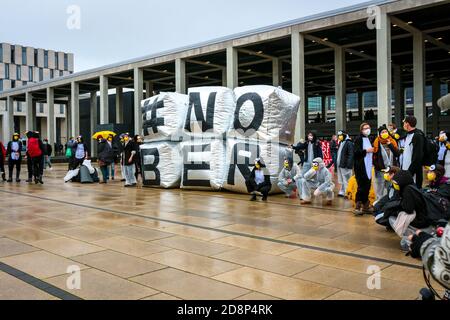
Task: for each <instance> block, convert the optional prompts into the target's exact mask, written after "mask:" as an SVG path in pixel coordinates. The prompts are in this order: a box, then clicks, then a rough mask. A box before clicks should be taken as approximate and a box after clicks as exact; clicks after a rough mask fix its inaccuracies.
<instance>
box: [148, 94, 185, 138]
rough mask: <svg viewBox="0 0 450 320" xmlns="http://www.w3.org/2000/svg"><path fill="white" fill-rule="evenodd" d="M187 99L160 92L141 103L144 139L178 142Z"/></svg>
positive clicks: (183, 95) (182, 95)
mask: <svg viewBox="0 0 450 320" xmlns="http://www.w3.org/2000/svg"><path fill="white" fill-rule="evenodd" d="M188 102H189V98H188V96H187V95H185V94H179V93H174V92H161V93H160V94H158V95H156V96H153V97H150V98H149V99H146V100H143V101H142V102H141V107H142V114H143V123H142V128H143V130H144V139H145V141H146V142H149V141H162V140H172V141H179V140H180V136H181V134H182V129H183V126H184V120H185V118H186V112H187V109H188Z"/></svg>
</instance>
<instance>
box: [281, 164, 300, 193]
mask: <svg viewBox="0 0 450 320" xmlns="http://www.w3.org/2000/svg"><path fill="white" fill-rule="evenodd" d="M297 175H300V168H299V167H298V165H297V164H296V163H294V160H293V158H292V157H286V158H285V159H284V164H283V169H282V170H281V172H280V174H279V176H278V188H280V190H281V191H283V192H284V194H285V195H286V198H290V197H292V196H293V195H294V196H295V189H296V188H297V186H296V184H295V180H296V178H297Z"/></svg>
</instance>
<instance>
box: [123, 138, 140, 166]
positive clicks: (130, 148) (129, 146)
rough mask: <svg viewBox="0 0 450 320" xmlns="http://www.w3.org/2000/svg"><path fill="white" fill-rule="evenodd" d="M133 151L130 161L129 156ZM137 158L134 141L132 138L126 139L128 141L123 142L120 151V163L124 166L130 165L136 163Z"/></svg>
mask: <svg viewBox="0 0 450 320" xmlns="http://www.w3.org/2000/svg"><path fill="white" fill-rule="evenodd" d="M133 152H134V156H133V159H132V160H131V161H129V160H130V157H131V155H132V154H133ZM136 158H137V148H136V143H135V142H134V141H132V140H130V141H128V143H126V144H124V146H123V152H122V164H123V165H124V166H130V165H133V164H135V163H136Z"/></svg>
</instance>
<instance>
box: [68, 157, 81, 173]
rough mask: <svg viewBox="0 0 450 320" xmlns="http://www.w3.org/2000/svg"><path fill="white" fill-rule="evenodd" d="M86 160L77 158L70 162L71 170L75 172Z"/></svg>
mask: <svg viewBox="0 0 450 320" xmlns="http://www.w3.org/2000/svg"><path fill="white" fill-rule="evenodd" d="M83 161H84V159H77V158H75V157H73V158H70V160H69V170H75V169H76V168H78V167H79V166H81V165H82V164H83Z"/></svg>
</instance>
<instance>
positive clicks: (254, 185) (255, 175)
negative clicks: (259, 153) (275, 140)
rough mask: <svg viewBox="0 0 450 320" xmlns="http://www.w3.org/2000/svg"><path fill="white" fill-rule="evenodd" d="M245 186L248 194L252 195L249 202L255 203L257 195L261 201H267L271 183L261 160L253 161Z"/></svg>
mask: <svg viewBox="0 0 450 320" xmlns="http://www.w3.org/2000/svg"><path fill="white" fill-rule="evenodd" d="M245 185H246V186H247V190H248V192H249V193H251V194H252V197H251V198H250V201H255V200H256V195H257V194H261V195H262V199H261V200H262V201H267V196H268V194H269V192H270V189H272V183H271V182H270V173H269V171H268V170H267V168H266V165H265V164H264V163H263V162H262V160H261V159H259V158H258V159H256V160H255V167H254V168H253V170H252V172H251V173H250V176H249V177H248V179H247V180H246V181H245Z"/></svg>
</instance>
